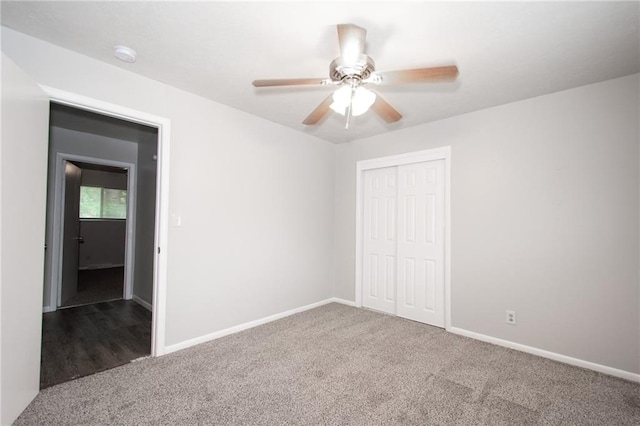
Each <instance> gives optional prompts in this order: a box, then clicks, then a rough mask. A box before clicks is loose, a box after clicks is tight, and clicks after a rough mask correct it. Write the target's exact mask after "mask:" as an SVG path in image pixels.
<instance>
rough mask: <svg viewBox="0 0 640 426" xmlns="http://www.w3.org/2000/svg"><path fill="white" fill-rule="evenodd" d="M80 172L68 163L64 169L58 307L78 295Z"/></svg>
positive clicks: (80, 237) (78, 168)
mask: <svg viewBox="0 0 640 426" xmlns="http://www.w3.org/2000/svg"><path fill="white" fill-rule="evenodd" d="M81 180H82V170H81V169H80V167H78V166H76V165H75V164H73V163H70V162H69V161H67V162H66V164H65V169H64V226H63V238H62V281H61V288H60V300H59V302H58V306H63V305H64V304H65V303H66V302H67V301H68V300H69V299H70V298H72V297H73V296H75V295H76V294H78V261H79V257H80V247H79V244H80V243H81V242H82V236H80V183H81Z"/></svg>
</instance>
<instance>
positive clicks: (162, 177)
mask: <svg viewBox="0 0 640 426" xmlns="http://www.w3.org/2000/svg"><path fill="white" fill-rule="evenodd" d="M40 88H41V89H42V90H44V92H45V93H46V94H47V95H48V96H49V100H50V102H54V103H58V104H62V105H67V106H70V107H73V108H77V109H82V110H86V111H91V112H95V113H98V114H102V115H106V116H109V117H114V118H118V119H121V120H125V121H131V122H134V123H139V124H143V125H146V126H150V127H154V128H156V129H158V142H157V143H158V147H157V148H158V154H157V155H158V169H157V177H156V209H155V233H154V243H155V250H156V251H157V253H156V256H155V260H154V270H153V300H152V308H153V309H152V319H151V356H160V355H163V354H165V353H166V348H165V330H166V287H167V251H168V250H167V242H168V235H169V147H170V136H171V121H170V120H169V119H168V118H164V117H161V116H158V115H154V114H150V113H147V112H143V111H138V110H135V109H132V108H128V107H124V106H121V105H116V104H112V103H109V102H105V101H102V100H99V99H94V98H90V97H87V96H83V95H78V94H76V93H71V92H67V91H64V90H59V89H56V88H53V87H49V86H44V85H40ZM131 174H133V173H131ZM43 284H44V283H43Z"/></svg>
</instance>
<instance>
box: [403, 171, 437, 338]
mask: <svg viewBox="0 0 640 426" xmlns="http://www.w3.org/2000/svg"><path fill="white" fill-rule="evenodd" d="M397 315H398V316H401V317H404V318H408V319H412V320H415V321H420V322H423V323H427V324H431V325H435V326H438V327H444V160H437V161H427V162H423V163H414V164H408V165H403V166H399V167H398V304H397Z"/></svg>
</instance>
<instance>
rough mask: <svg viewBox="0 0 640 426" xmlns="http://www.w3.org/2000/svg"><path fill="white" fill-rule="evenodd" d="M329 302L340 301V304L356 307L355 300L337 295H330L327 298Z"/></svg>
mask: <svg viewBox="0 0 640 426" xmlns="http://www.w3.org/2000/svg"><path fill="white" fill-rule="evenodd" d="M329 300H330V301H331V302H335V303H340V304H341V305H347V306H351V307H353V308H355V307H356V302H352V301H351V300H346V299H341V298H339V297H332V298H331V299H329Z"/></svg>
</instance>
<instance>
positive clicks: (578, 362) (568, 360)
mask: <svg viewBox="0 0 640 426" xmlns="http://www.w3.org/2000/svg"><path fill="white" fill-rule="evenodd" d="M447 331H449V332H451V333H454V334H459V335H460V336H465V337H470V338H472V339H476V340H481V341H483V342H487V343H493V344H494V345H498V346H504V347H505V348H510V349H515V350H517V351H521V352H526V353H529V354H532V355H537V356H540V357H543V358H548V359H552V360H554V361H559V362H563V363H565V364H570V365H574V366H576V367H582V368H586V369H588V370H593V371H597V372H599V373H604V374H608V375H610V376H614V377H620V378H622V379H626V380H630V381H632V382H638V383H640V374H636V373H632V372H630V371H625V370H620V369H617V368H613V367H607V366H606V365H602V364H596V363H595V362H590V361H585V360H582V359H579V358H573V357H570V356H567V355H562V354H559V353H556V352H550V351H546V350H544V349H539V348H535V347H533V346H527V345H523V344H521V343H516V342H512V341H510V340H503V339H499V338H497V337H492V336H487V335H486V334H480V333H476V332H474V331H469V330H465V329H464V328H458V327H449V329H448V330H447Z"/></svg>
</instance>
